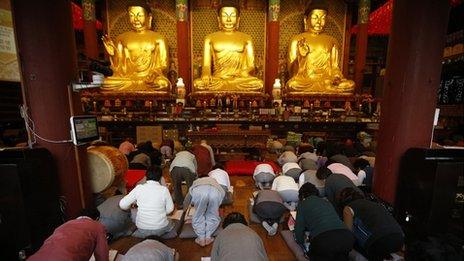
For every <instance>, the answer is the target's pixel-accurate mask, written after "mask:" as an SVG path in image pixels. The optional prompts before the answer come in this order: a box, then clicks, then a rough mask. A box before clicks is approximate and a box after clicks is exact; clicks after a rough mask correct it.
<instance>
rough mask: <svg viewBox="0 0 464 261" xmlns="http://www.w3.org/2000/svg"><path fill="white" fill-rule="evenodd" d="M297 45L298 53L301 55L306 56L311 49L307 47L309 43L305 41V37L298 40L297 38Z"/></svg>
mask: <svg viewBox="0 0 464 261" xmlns="http://www.w3.org/2000/svg"><path fill="white" fill-rule="evenodd" d="M297 46H298V53H299V54H300V55H301V56H306V55H308V53H309V52H310V51H311V50H310V48H309V45H308V44H307V43H306V39H305V38H301V39H300V40H298V44H297Z"/></svg>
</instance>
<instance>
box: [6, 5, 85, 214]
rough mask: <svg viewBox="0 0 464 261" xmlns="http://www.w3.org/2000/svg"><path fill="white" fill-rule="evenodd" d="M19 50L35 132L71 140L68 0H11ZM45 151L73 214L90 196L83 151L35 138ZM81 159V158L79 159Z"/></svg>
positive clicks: (72, 61) (72, 65)
mask: <svg viewBox="0 0 464 261" xmlns="http://www.w3.org/2000/svg"><path fill="white" fill-rule="evenodd" d="M12 7H13V15H14V22H15V31H16V38H17V42H18V52H19V54H20V57H21V69H22V85H23V86H22V87H23V93H25V95H24V96H25V97H24V100H25V101H26V103H27V105H28V107H29V109H30V116H31V118H32V120H33V121H34V123H35V131H36V132H37V133H38V134H39V135H41V136H42V137H45V138H48V139H52V140H69V139H70V133H69V130H70V129H71V128H70V124H69V117H70V116H71V111H76V112H79V109H80V106H79V104H78V103H75V104H76V105H77V106H75V108H73V106H72V105H70V101H71V100H76V99H77V97H76V95H72V96H74V97H70V98H68V86H69V84H70V83H71V82H72V81H73V80H74V79H75V78H76V75H77V61H76V45H75V40H74V31H73V28H72V14H71V3H70V1H69V0H49V1H29V0H16V1H12ZM37 141H38V144H36V146H40V147H45V148H47V149H48V150H49V151H50V152H51V154H52V156H53V158H54V159H55V163H56V166H57V172H58V179H59V184H60V191H61V195H63V196H64V197H65V199H66V201H67V209H66V212H67V214H68V215H69V216H74V215H76V214H77V213H78V211H80V209H81V208H82V207H84V206H85V205H86V204H90V203H91V197H92V194H91V192H90V189H89V188H90V187H89V183H88V181H89V179H88V176H87V172H86V169H87V163H86V150H85V148H82V147H79V148H76V147H75V146H73V145H72V144H71V143H69V142H68V143H61V144H53V143H48V142H44V141H42V140H40V139H37ZM79 159H80V160H79Z"/></svg>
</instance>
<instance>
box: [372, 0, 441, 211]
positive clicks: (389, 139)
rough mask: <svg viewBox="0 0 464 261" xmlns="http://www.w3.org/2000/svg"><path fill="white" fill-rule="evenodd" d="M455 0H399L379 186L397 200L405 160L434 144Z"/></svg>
mask: <svg viewBox="0 0 464 261" xmlns="http://www.w3.org/2000/svg"><path fill="white" fill-rule="evenodd" d="M449 10H450V6H449V1H442V0H430V1H401V0H395V2H394V3H393V22H392V31H391V35H390V41H389V44H388V55H387V69H386V75H385V82H384V84H385V86H384V99H383V101H382V113H381V119H380V131H379V139H378V148H377V157H376V164H375V176H374V181H373V182H374V184H373V190H374V193H375V194H376V195H378V196H380V198H382V199H384V200H386V201H387V202H389V203H394V200H395V195H396V187H397V180H398V174H399V173H398V171H399V165H400V159H401V157H402V155H403V154H404V152H405V151H406V150H407V149H408V148H411V147H422V148H424V147H426V148H427V147H429V145H430V141H431V138H432V127H433V126H432V125H433V118H434V112H435V106H436V101H437V89H438V86H439V84H440V73H441V61H442V57H443V48H444V42H445V35H446V28H447V23H448V16H449Z"/></svg>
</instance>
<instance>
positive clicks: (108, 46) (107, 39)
mask: <svg viewBox="0 0 464 261" xmlns="http://www.w3.org/2000/svg"><path fill="white" fill-rule="evenodd" d="M101 39H102V41H103V45H104V46H105V49H106V51H107V52H108V54H109V55H111V56H112V55H114V50H115V49H116V47H115V45H114V43H113V40H111V38H110V37H109V36H108V35H107V34H105V35H103V36H102V38H101Z"/></svg>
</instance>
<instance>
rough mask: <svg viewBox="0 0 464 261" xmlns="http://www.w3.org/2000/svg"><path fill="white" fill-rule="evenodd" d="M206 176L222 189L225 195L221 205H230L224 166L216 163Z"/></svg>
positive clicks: (228, 186)
mask: <svg viewBox="0 0 464 261" xmlns="http://www.w3.org/2000/svg"><path fill="white" fill-rule="evenodd" d="M208 176H209V177H211V178H213V179H215V180H216V181H217V182H218V183H219V185H221V187H222V188H223V189H224V192H225V193H226V195H225V196H224V200H223V201H222V204H232V193H231V192H230V179H229V174H228V173H227V172H226V171H225V170H224V166H223V165H222V164H221V163H217V164H216V165H215V166H214V168H213V170H212V171H210V172H209V173H208Z"/></svg>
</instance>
